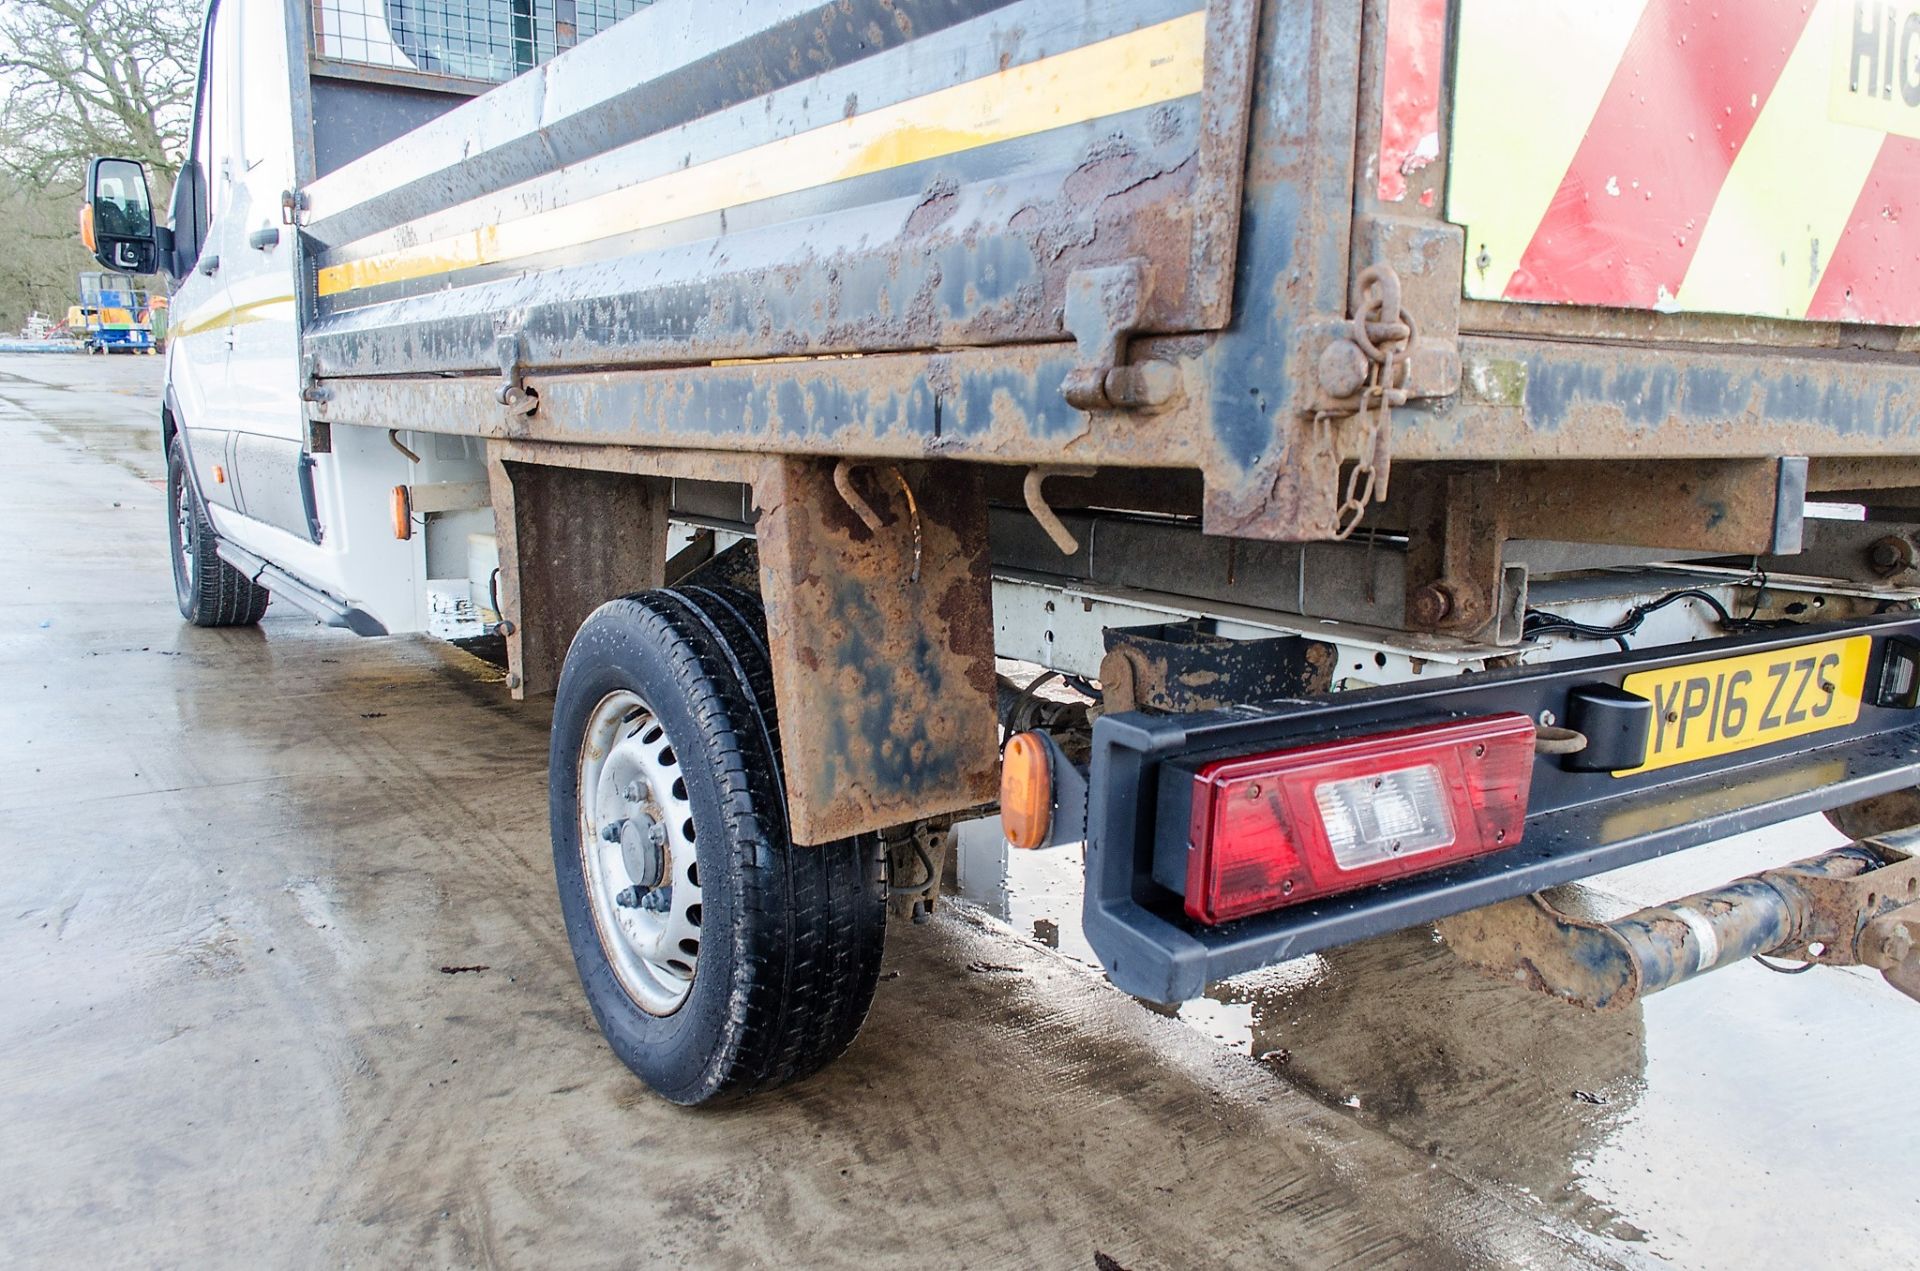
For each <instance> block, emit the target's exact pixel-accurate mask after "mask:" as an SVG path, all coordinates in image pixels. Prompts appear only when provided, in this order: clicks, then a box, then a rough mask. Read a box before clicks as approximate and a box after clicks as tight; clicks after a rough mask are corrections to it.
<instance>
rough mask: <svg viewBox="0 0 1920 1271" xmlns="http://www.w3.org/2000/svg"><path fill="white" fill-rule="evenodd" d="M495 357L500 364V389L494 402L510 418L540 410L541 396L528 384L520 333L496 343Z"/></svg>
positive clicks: (496, 391)
mask: <svg viewBox="0 0 1920 1271" xmlns="http://www.w3.org/2000/svg"><path fill="white" fill-rule="evenodd" d="M493 348H494V357H495V358H496V360H497V361H498V362H499V364H500V387H499V388H497V389H496V390H494V394H493V397H494V400H495V401H497V402H499V403H500V404H501V405H502V406H504V407H506V408H507V414H508V415H510V416H518V415H531V414H533V412H534V411H536V410H538V409H540V394H538V393H536V392H534V391H533V389H532V388H531V387H529V386H528V384H527V383H526V372H525V370H524V368H523V365H522V363H523V361H524V359H525V355H526V347H525V345H524V344H523V342H522V341H521V339H520V336H519V333H518V332H515V333H512V334H509V335H503V336H501V337H499V338H498V339H497V340H495V341H494V346H493Z"/></svg>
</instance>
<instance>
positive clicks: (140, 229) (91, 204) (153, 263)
mask: <svg viewBox="0 0 1920 1271" xmlns="http://www.w3.org/2000/svg"><path fill="white" fill-rule="evenodd" d="M155 238H156V236H155V234H154V226H153V198H152V196H151V195H150V194H149V193H148V192H147V171H146V169H145V168H143V167H142V166H141V165H140V164H139V163H138V162H137V161H135V160H133V159H94V160H92V161H91V162H89V163H88V164H87V201H86V203H85V204H83V205H82V206H81V208H80V241H81V243H82V244H84V245H85V246H86V249H87V250H88V251H90V252H92V253H93V258H94V259H95V260H97V261H99V262H100V263H101V264H102V265H104V266H106V267H107V268H108V269H111V270H113V271H114V272H115V273H121V274H150V273H153V272H154V270H155V269H156V268H157V266H158V263H159V258H160V248H159V244H158V243H157V242H156V241H155Z"/></svg>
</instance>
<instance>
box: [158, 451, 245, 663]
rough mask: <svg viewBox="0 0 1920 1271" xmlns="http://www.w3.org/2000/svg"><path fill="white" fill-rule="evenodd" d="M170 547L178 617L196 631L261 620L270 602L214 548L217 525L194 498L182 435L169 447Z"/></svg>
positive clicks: (242, 625)
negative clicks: (214, 529)
mask: <svg viewBox="0 0 1920 1271" xmlns="http://www.w3.org/2000/svg"><path fill="white" fill-rule="evenodd" d="M167 546H168V547H169V548H171V549H172V550H171V551H170V552H169V553H168V554H169V555H170V556H172V557H173V594H174V598H175V599H176V600H178V601H179V602H180V616H181V617H183V618H185V619H186V620H187V621H188V622H191V623H192V624H193V625H194V626H196V627H246V626H251V625H253V624H254V623H256V622H258V621H260V615H262V614H264V613H265V612H266V611H267V601H268V600H269V599H270V596H269V595H268V592H267V589H266V588H265V587H262V586H260V585H259V584H258V583H256V582H254V581H253V580H252V579H251V578H248V577H247V576H246V575H245V574H243V573H241V572H240V571H239V570H237V569H235V568H234V567H233V566H231V565H229V564H227V562H225V561H223V560H221V559H220V556H219V554H218V553H217V552H215V550H214V537H213V526H212V525H210V524H208V523H207V514H206V513H205V512H204V511H202V510H201V508H200V504H199V502H198V501H197V500H196V499H195V498H194V497H193V483H192V479H191V478H190V477H189V476H188V475H187V451H186V446H185V445H184V444H183V443H182V442H181V440H180V436H179V434H177V433H176V434H174V437H173V440H172V441H170V442H168V443H167Z"/></svg>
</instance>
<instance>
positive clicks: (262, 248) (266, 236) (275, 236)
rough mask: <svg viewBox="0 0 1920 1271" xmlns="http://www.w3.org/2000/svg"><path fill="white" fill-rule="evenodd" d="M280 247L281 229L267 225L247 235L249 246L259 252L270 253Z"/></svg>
mask: <svg viewBox="0 0 1920 1271" xmlns="http://www.w3.org/2000/svg"><path fill="white" fill-rule="evenodd" d="M279 245H280V227H279V226H278V225H265V226H262V227H261V228H259V229H257V230H255V231H253V233H251V234H249V235H247V246H249V247H251V248H253V250H255V251H257V252H270V251H272V250H273V249H274V248H275V247H278V246H279Z"/></svg>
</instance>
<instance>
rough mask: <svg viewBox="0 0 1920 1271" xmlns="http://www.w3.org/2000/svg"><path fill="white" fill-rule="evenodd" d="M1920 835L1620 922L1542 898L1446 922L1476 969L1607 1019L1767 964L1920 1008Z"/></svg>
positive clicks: (1445, 932)
mask: <svg viewBox="0 0 1920 1271" xmlns="http://www.w3.org/2000/svg"><path fill="white" fill-rule="evenodd" d="M1916 852H1920V827H1916V828H1913V829H1906V830H1900V831H1898V832H1896V833H1892V834H1883V835H1879V836H1876V837H1873V838H1867V839H1862V840H1860V841H1859V842H1856V843H1853V844H1850V845H1848V846H1846V847H1843V848H1840V849H1838V850H1836V851H1832V852H1828V853H1825V854H1824V855H1821V856H1815V857H1813V858H1811V859H1809V860H1804V861H1798V862H1796V863H1794V864H1792V865H1787V866H1784V867H1782V868H1780V869H1771V870H1767V871H1765V872H1763V873H1760V874H1755V875H1753V876H1752V877H1750V878H1742V879H1739V880H1737V881H1735V882H1731V883H1728V884H1727V885H1726V886H1724V887H1720V888H1717V889H1715V890H1713V891H1707V892H1701V893H1699V894H1698V895H1694V896H1688V897H1687V898H1686V899H1684V900H1676V901H1673V902H1671V903H1669V904H1665V905H1660V906H1657V907H1655V908H1651V909H1642V910H1640V911H1639V912H1638V913H1633V914H1629V915H1627V916H1626V917H1624V918H1620V919H1617V920H1616V921H1613V922H1596V921H1591V920H1588V919H1584V918H1579V917H1576V916H1574V915H1572V914H1568V913H1565V912H1563V911H1561V910H1560V909H1558V908H1556V907H1555V906H1554V905H1553V903H1552V902H1551V901H1549V900H1548V899H1547V898H1546V897H1545V896H1543V895H1539V894H1535V895H1531V896H1521V897H1519V898H1517V899H1514V900H1507V901H1502V902H1501V903H1499V904H1496V905H1489V906H1487V907H1486V908H1484V909H1475V910H1472V911H1470V912H1468V913H1463V914H1458V915H1456V916H1454V917H1451V918H1445V919H1442V920H1441V922H1440V923H1439V928H1440V934H1441V935H1442V936H1444V937H1445V939H1446V941H1447V944H1448V945H1449V946H1450V947H1451V948H1452V949H1453V951H1454V952H1455V953H1457V954H1459V955H1460V956H1461V957H1462V958H1464V959H1465V960H1466V961H1467V962H1468V963H1470V964H1472V965H1474V966H1476V967H1479V968H1480V969H1481V970H1483V971H1487V972H1489V973H1491V974H1494V975H1498V976H1501V977H1511V978H1513V979H1516V980H1518V981H1520V982H1521V983H1523V984H1526V985H1528V986H1529V987H1531V988H1534V989H1538V990H1539V991H1541V992H1543V993H1549V994H1551V995H1553V996H1554V997H1557V998H1560V999H1562V1000H1564V1001H1568V1002H1573V1003H1576V1004H1577V1005H1580V1006H1585V1007H1587V1008H1589V1009H1591V1010H1596V1011H1610V1010H1619V1009H1621V1008H1622V1007H1625V1006H1627V1005H1629V1004H1630V1003H1632V1002H1635V1001H1638V1000H1639V999H1640V998H1643V997H1645V996H1646V995H1647V994H1649V993H1657V992H1659V991H1660V990H1661V989H1664V988H1669V987H1671V986H1672V985H1675V984H1678V983H1680V982H1681V981H1683V980H1690V979H1692V978H1693V977H1694V976H1696V975H1703V974H1705V973H1706V972H1708V971H1712V970H1715V969H1717V968H1719V967H1723V966H1726V965H1728V964H1730V963H1733V962H1738V961H1740V960H1742V959H1744V958H1749V957H1754V956H1756V955H1771V956H1774V957H1779V958H1785V959H1790V960H1792V961H1796V962H1804V963H1809V964H1819V965H1823V966H1867V967H1873V968H1874V969H1876V970H1878V971H1879V972H1880V973H1881V974H1882V975H1884V976H1885V977H1886V980H1887V983H1889V984H1891V985H1893V987H1894V988H1896V989H1899V990H1900V991H1901V992H1902V993H1905V994H1906V995H1907V996H1908V997H1911V998H1914V999H1916V1000H1920V858H1916V856H1915V853H1916Z"/></svg>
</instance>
